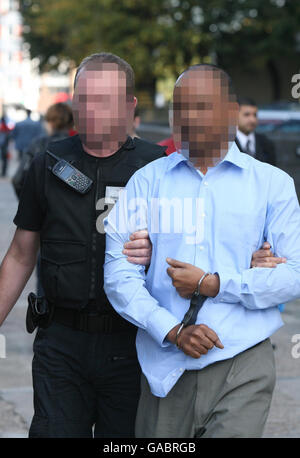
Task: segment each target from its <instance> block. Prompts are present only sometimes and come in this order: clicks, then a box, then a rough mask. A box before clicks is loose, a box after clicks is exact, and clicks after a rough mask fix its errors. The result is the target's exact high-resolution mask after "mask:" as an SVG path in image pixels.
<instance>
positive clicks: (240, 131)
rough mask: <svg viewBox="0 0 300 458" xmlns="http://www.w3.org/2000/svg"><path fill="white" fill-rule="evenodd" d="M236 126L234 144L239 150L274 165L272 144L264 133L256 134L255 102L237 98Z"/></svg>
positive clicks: (274, 158)
mask: <svg viewBox="0 0 300 458" xmlns="http://www.w3.org/2000/svg"><path fill="white" fill-rule="evenodd" d="M239 105H240V109H239V116H238V128H237V133H236V139H235V141H236V144H237V146H238V147H239V149H240V151H242V152H243V153H246V154H250V156H253V157H255V159H258V160H259V161H262V162H267V163H268V164H271V165H276V153H275V149H274V144H273V142H272V141H271V140H269V139H268V138H267V137H266V136H265V135H262V134H257V133H256V132H255V129H256V127H257V104H256V103H255V102H254V100H252V99H250V98H248V97H243V98H240V99H239Z"/></svg>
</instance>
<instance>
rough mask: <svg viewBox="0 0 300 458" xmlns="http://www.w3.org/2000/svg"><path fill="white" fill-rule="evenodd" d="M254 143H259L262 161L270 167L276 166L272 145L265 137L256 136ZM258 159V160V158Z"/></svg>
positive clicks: (273, 146)
mask: <svg viewBox="0 0 300 458" xmlns="http://www.w3.org/2000/svg"><path fill="white" fill-rule="evenodd" d="M256 142H257V143H259V146H260V149H261V153H262V159H261V160H263V161H264V162H267V163H268V164H271V165H275V166H276V165H277V158H276V151H275V145H274V143H273V142H272V141H271V140H270V139H269V138H268V137H266V136H265V135H261V134H259V135H258V134H256ZM258 159H260V158H258Z"/></svg>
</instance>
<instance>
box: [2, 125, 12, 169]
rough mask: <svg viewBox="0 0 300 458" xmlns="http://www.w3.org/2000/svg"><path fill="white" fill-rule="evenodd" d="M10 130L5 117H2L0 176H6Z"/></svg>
mask: <svg viewBox="0 0 300 458" xmlns="http://www.w3.org/2000/svg"><path fill="white" fill-rule="evenodd" d="M10 130H11V129H10V128H9V127H8V125H7V123H6V119H5V116H2V118H1V121H0V152H1V155H0V157H1V176H2V177H5V176H6V171H7V161H8V143H9V133H10Z"/></svg>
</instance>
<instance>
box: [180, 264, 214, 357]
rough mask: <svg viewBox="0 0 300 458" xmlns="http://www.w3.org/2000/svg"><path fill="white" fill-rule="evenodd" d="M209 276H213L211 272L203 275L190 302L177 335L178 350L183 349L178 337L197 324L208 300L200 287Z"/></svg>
mask: <svg viewBox="0 0 300 458" xmlns="http://www.w3.org/2000/svg"><path fill="white" fill-rule="evenodd" d="M208 275H212V274H211V272H206V273H204V274H203V275H202V277H201V278H200V280H199V281H198V285H197V289H196V291H195V292H194V293H193V295H192V297H191V302H190V308H189V309H188V311H187V312H186V314H185V315H184V317H183V320H182V321H181V323H180V326H179V328H178V331H177V333H176V337H175V345H176V347H177V348H179V349H181V348H180V347H179V345H178V337H179V335H180V333H181V331H182V329H183V328H186V327H187V326H190V325H192V324H195V322H196V319H197V315H198V312H199V310H200V309H201V307H202V306H203V304H204V302H205V300H206V299H207V296H204V295H203V294H200V286H201V283H202V282H203V280H204V278H205V277H207V276H208Z"/></svg>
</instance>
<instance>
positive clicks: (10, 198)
mask: <svg viewBox="0 0 300 458" xmlns="http://www.w3.org/2000/svg"><path fill="white" fill-rule="evenodd" d="M16 166H17V163H16V160H15V158H13V159H12V161H11V164H10V169H9V175H10V176H11V175H12V174H13V172H14V170H15V169H16ZM16 210H17V200H16V197H15V194H14V191H13V188H12V186H11V183H10V179H9V178H4V179H3V178H0V261H2V258H3V256H4V255H5V253H6V250H7V248H8V246H9V244H10V241H11V239H12V237H13V233H14V230H15V226H14V224H13V223H12V220H13V217H14V215H15V213H16ZM35 284H36V280H35V272H34V273H33V275H32V276H31V278H30V280H29V282H28V283H27V286H26V288H25V289H24V291H23V293H22V295H21V296H20V298H19V300H18V302H17V304H16V305H15V307H14V308H13V310H12V311H11V313H10V314H9V316H8V318H7V319H6V321H5V323H4V324H3V325H2V327H1V329H0V343H1V342H3V340H4V339H3V338H1V335H2V336H4V338H5V341H6V348H5V350H6V357H5V358H2V356H3V348H2V351H1V348H0V438H4V437H6V438H8V437H10V438H11V437H16V438H18V437H20V438H21V437H27V435H28V428H29V426H30V422H31V418H32V415H33V392H32V377H31V362H32V343H33V339H34V335H30V334H28V333H27V332H26V329H25V315H26V305H27V304H26V302H27V301H26V298H27V295H28V293H29V292H30V291H35ZM282 317H283V320H284V322H285V326H283V327H282V328H281V329H280V330H279V331H277V332H276V333H275V334H274V335H273V336H272V339H271V340H272V343H273V344H275V345H276V349H275V360H276V371H277V382H276V387H275V390H274V394H273V400H272V405H271V410H270V414H269V417H268V421H267V424H266V427H265V432H264V437H272V438H273V437H274V438H275V437H277V438H280V437H281V438H296V437H298V438H299V437H300V389H299V388H300V346H299V348H298V350H297V348H296V347H295V346H296V342H292V338H293V336H295V335H297V334H299V342H300V300H298V301H294V302H290V303H288V304H286V307H285V310H284V312H283V314H282ZM293 347H295V348H294V350H293V351H292V349H293ZM293 355H294V356H293ZM295 356H298V357H295Z"/></svg>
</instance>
